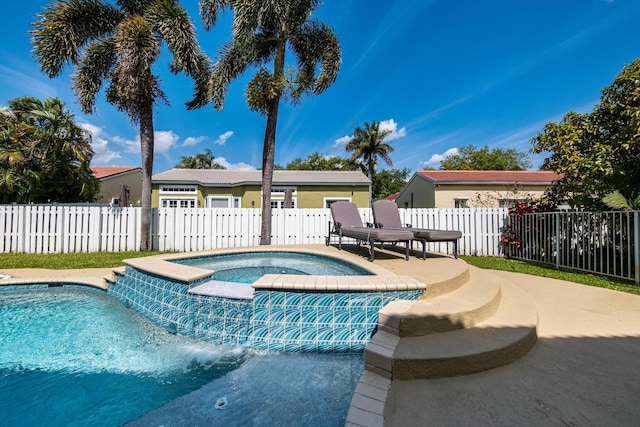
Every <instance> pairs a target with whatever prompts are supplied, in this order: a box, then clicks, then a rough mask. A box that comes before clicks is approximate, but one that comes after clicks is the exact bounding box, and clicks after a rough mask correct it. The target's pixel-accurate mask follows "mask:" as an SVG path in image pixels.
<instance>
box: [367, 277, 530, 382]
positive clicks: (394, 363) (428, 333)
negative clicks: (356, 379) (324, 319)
mask: <svg viewBox="0 0 640 427" xmlns="http://www.w3.org/2000/svg"><path fill="white" fill-rule="evenodd" d="M470 268H471V269H472V270H471V276H470V277H471V280H470V281H469V282H468V283H467V284H465V286H464V288H469V287H471V288H474V287H475V288H478V292H479V293H478V294H476V296H475V298H477V299H478V300H479V301H483V303H479V305H478V306H477V307H476V308H475V309H474V308H473V307H472V306H473V305H472V304H470V303H469V302H468V301H466V302H465V301H461V300H460V298H461V297H462V296H463V295H466V296H467V297H469V298H473V294H474V293H473V292H471V291H468V290H464V291H463V289H462V288H461V289H460V291H459V293H457V295H455V296H453V297H452V298H450V299H448V298H445V297H442V298H437V299H433V300H432V302H434V303H438V304H437V305H439V306H440V307H437V306H436V305H433V306H428V307H424V306H423V307H422V308H420V307H419V305H420V304H424V301H423V300H419V301H418V302H416V303H415V305H416V308H414V307H413V306H411V307H408V308H407V309H406V310H405V311H404V313H408V314H411V315H410V316H409V318H408V319H407V321H406V322H405V321H404V319H403V317H402V316H401V315H400V313H395V314H392V315H391V316H389V315H383V316H382V319H381V320H382V321H383V324H382V325H380V326H379V330H378V332H377V333H376V334H375V335H374V336H373V338H372V339H371V341H370V342H369V344H368V345H367V347H366V349H365V370H367V371H369V372H373V373H376V374H378V375H381V376H383V377H385V378H390V379H431V378H446V377H453V376H459V375H467V374H472V373H476V372H481V371H486V370H489V369H492V368H496V367H499V366H503V365H506V364H509V363H511V362H513V361H515V360H517V359H519V358H520V357H522V356H524V355H525V354H526V353H527V352H528V351H529V350H530V349H531V348H532V347H533V345H534V344H535V342H536V340H537V333H536V328H537V323H538V311H537V307H536V306H535V304H534V303H533V301H532V300H531V299H530V298H529V297H528V296H527V295H526V294H525V293H524V292H523V291H521V290H520V289H519V288H518V287H517V286H515V285H514V284H512V283H509V282H508V281H504V280H502V281H500V280H499V279H498V278H497V277H496V276H494V275H492V274H491V273H490V272H478V271H477V269H475V268H473V267H470ZM495 283H497V284H498V287H499V292H496V285H495ZM467 292H468V293H467ZM483 292H486V293H487V294H486V295H483ZM498 295H499V297H498ZM456 300H457V301H458V303H460V304H461V307H466V308H467V309H468V310H467V311H466V312H464V310H463V312H462V314H460V313H458V314H456V313H455V312H454V311H453V310H452V308H453V307H455V301H456ZM497 302H498V303H499V304H496V303H497ZM482 304H484V305H485V306H486V308H483V307H482ZM493 306H497V307H496V309H495V311H493V310H494V309H493ZM426 308H428V309H426ZM492 311H493V313H491V312H492ZM419 313H423V314H424V316H423V320H424V322H425V325H426V326H422V327H419V326H417V325H418V323H419V322H420V317H419V316H418V314H419ZM438 313H439V314H440V315H443V316H444V317H443V318H442V319H440V318H439V317H438ZM489 313H491V314H489ZM476 314H478V316H476ZM454 319H460V320H459V321H458V320H456V321H454ZM438 329H442V330H443V331H442V332H439V333H435V332H438V331H437V330H438ZM418 333H424V335H419V334H418ZM401 334H404V335H401ZM407 334H409V335H407ZM416 334H418V335H416Z"/></svg>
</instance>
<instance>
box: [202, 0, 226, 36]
mask: <svg viewBox="0 0 640 427" xmlns="http://www.w3.org/2000/svg"><path fill="white" fill-rule="evenodd" d="M233 3H234V2H233V0H200V2H199V4H198V6H199V10H200V18H201V19H202V24H203V25H204V29H205V30H207V31H209V30H210V29H211V27H213V26H214V25H216V22H218V11H219V10H224V9H226V8H227V7H229V8H231V7H232V5H233Z"/></svg>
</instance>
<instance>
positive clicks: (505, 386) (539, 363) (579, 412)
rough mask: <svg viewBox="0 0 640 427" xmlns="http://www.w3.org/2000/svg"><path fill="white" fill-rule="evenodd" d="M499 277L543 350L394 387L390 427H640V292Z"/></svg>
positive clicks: (442, 269) (434, 274)
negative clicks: (520, 295) (530, 320)
mask: <svg viewBox="0 0 640 427" xmlns="http://www.w3.org/2000/svg"><path fill="white" fill-rule="evenodd" d="M318 248H320V247H319V246H318ZM324 250H326V251H329V252H332V253H333V254H334V255H336V254H339V256H340V257H343V258H344V259H346V260H352V259H361V260H362V259H365V257H366V251H363V252H359V249H357V248H353V249H352V248H349V250H343V251H341V252H340V251H338V250H337V249H336V248H333V247H329V248H325V249H324ZM365 262H366V261H365ZM461 263H462V262H461V261H455V260H453V259H451V258H449V257H446V256H438V255H433V254H430V256H429V258H428V259H427V260H424V261H423V260H420V259H419V258H416V257H412V258H411V259H410V261H404V260H403V259H402V255H401V254H397V253H394V252H390V251H378V252H377V253H376V260H375V262H374V264H376V265H379V266H380V267H383V268H385V269H387V270H389V271H391V272H393V273H396V274H400V275H405V276H410V277H413V278H415V279H416V280H418V281H420V282H423V283H427V284H429V283H434V282H438V281H443V280H446V277H448V275H450V274H451V270H452V269H453V270H455V269H456V268H458V267H459V266H460V265H461ZM462 264H464V263H462ZM365 265H366V264H365ZM110 270H111V269H84V270H65V271H61V270H55V271H52V270H42V269H19V270H10V269H8V270H5V269H3V270H1V271H0V273H5V274H10V275H11V276H13V278H12V279H5V280H2V281H0V283H6V284H9V283H10V282H14V283H15V282H27V281H29V282H34V280H40V282H51V281H53V280H55V281H60V282H64V281H73V282H75V281H76V278H78V279H80V278H82V279H84V280H87V281H90V282H91V283H94V282H95V283H97V282H100V281H101V280H102V278H103V277H104V275H105V274H108V272H109V271H110ZM492 274H494V275H495V276H496V277H498V278H500V280H505V281H508V282H510V283H512V284H514V285H515V286H516V287H518V288H519V289H520V290H522V291H523V292H524V293H526V294H527V295H528V296H529V297H530V298H531V299H532V300H533V301H534V303H535V305H536V306H537V309H538V314H539V322H538V327H537V335H538V342H537V343H536V344H535V346H534V347H533V349H532V350H531V351H530V352H529V353H528V354H526V355H525V356H524V357H522V358H521V359H519V360H517V361H515V362H513V363H511V364H508V365H506V366H502V367H499V368H495V369H492V370H489V371H486V372H480V373H476V374H472V375H464V376H458V377H453V378H442V379H428V380H424V379H415V380H395V379H394V380H392V381H390V383H389V388H388V391H387V394H386V400H385V402H384V423H383V425H385V426H422V425H438V426H448V425H450V426H460V425H465V426H486V425H531V426H534V425H535V426H537V425H545V426H546V425H581V426H583V425H587V426H590V425H593V426H600V425H620V426H626V425H637V422H638V419H640V296H636V295H630V294H625V293H621V292H616V291H611V290H607V289H600V288H593V287H589V286H583V285H579V284H575V283H570V282H564V281H558V280H554V279H545V278H539V277H533V276H527V275H522V274H517V273H509V272H492ZM87 283H88V282H87ZM214 403H215V401H212V402H211V405H213V404H214ZM170 415H171V417H170V419H171V420H173V421H169V422H167V423H165V425H180V423H179V420H181V418H180V417H176V415H177V414H170ZM182 420H184V419H182ZM185 421H186V420H185ZM191 421H192V424H193V422H194V420H191ZM199 421H200V422H201V424H206V423H207V422H206V419H201V420H199ZM194 425H195V424H194Z"/></svg>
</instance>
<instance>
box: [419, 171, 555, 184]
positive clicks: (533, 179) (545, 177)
mask: <svg viewBox="0 0 640 427" xmlns="http://www.w3.org/2000/svg"><path fill="white" fill-rule="evenodd" d="M416 173H417V174H418V175H420V176H421V177H423V178H426V179H428V180H429V181H432V182H437V183H438V184H454V183H461V182H464V183H502V182H518V183H533V184H551V183H552V182H553V181H555V180H557V179H559V178H561V177H562V175H559V174H557V173H555V172H547V171H457V170H456V171H452V170H438V171H431V170H425V171H418V172H416Z"/></svg>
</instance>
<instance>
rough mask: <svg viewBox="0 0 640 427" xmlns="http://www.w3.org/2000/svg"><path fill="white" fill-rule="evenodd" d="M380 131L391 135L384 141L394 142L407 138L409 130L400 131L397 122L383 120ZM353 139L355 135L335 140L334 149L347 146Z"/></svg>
mask: <svg viewBox="0 0 640 427" xmlns="http://www.w3.org/2000/svg"><path fill="white" fill-rule="evenodd" d="M378 131H380V132H385V131H389V132H390V133H389V135H387V137H386V138H385V139H384V140H385V141H386V142H389V141H393V140H394V139H399V138H402V137H404V136H407V128H400V129H398V124H397V123H396V121H395V120H393V119H389V120H383V121H381V122H380V123H379V124H378ZM352 139H353V135H351V136H350V135H345V136H343V137H342V138H338V139H336V140H335V143H334V144H333V146H334V147H339V146H341V145H347V144H348V143H349V141H351V140H352Z"/></svg>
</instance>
